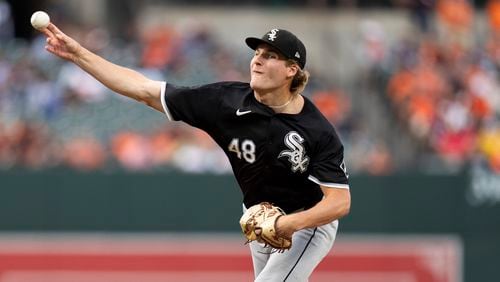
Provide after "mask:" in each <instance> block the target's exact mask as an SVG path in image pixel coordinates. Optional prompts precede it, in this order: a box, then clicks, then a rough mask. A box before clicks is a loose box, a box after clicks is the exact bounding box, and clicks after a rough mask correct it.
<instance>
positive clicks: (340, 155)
mask: <svg viewBox="0 0 500 282" xmlns="http://www.w3.org/2000/svg"><path fill="white" fill-rule="evenodd" d="M319 148H320V149H319V153H318V155H317V156H316V158H315V161H314V163H313V166H312V170H311V174H310V175H309V177H308V178H309V180H311V181H312V182H314V183H316V184H318V185H322V186H326V187H331V188H343V189H349V180H348V179H349V174H348V173H347V168H346V165H345V162H344V146H343V145H342V143H341V141H340V139H339V138H338V136H337V135H336V134H335V133H334V132H333V133H332V134H329V135H328V136H327V137H325V138H324V140H322V141H321V145H320V146H319Z"/></svg>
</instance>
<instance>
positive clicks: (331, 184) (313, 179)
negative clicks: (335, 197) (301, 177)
mask: <svg viewBox="0 0 500 282" xmlns="http://www.w3.org/2000/svg"><path fill="white" fill-rule="evenodd" d="M307 179H309V180H311V181H312V182H314V183H316V184H318V185H322V186H325V187H329V188H341V189H349V184H341V183H331V182H321V181H319V179H317V178H316V177H314V176H312V175H309V177H308V178H307Z"/></svg>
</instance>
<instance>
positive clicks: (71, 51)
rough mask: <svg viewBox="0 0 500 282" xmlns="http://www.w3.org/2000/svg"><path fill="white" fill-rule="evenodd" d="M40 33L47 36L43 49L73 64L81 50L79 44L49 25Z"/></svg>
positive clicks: (51, 24) (52, 25)
mask: <svg viewBox="0 0 500 282" xmlns="http://www.w3.org/2000/svg"><path fill="white" fill-rule="evenodd" d="M42 32H43V33H44V34H45V35H46V36H47V45H46V46H45V49H46V50H47V51H49V52H50V53H52V54H54V55H56V56H59V57H61V58H63V59H66V60H69V61H73V62H75V61H76V60H77V59H78V55H79V52H80V51H81V50H82V49H83V48H82V46H81V45H80V43H78V42H77V41H76V40H74V39H73V38H71V37H69V36H67V35H66V34H64V33H63V32H62V31H61V30H60V29H59V28H57V26H55V25H54V24H53V23H50V24H49V26H47V28H44V29H43V30H42Z"/></svg>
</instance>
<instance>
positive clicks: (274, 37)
mask: <svg viewBox="0 0 500 282" xmlns="http://www.w3.org/2000/svg"><path fill="white" fill-rule="evenodd" d="M278 31H280V30H279V29H276V28H275V29H272V30H271V31H270V32H269V33H268V34H267V37H268V38H269V41H274V39H276V37H278V35H277V34H276V33H278Z"/></svg>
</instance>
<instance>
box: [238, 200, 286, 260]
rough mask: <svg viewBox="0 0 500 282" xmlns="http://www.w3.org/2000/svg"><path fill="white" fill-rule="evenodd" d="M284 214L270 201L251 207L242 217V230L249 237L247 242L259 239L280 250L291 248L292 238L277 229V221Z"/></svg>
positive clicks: (260, 241)
mask: <svg viewBox="0 0 500 282" xmlns="http://www.w3.org/2000/svg"><path fill="white" fill-rule="evenodd" d="M283 215H285V213H284V212H283V210H281V209H280V208H278V207H276V206H273V205H271V204H270V203H268V202H262V203H260V204H257V205H254V206H252V207H250V208H249V209H248V210H247V211H246V212H245V213H244V214H243V216H242V217H241V218H240V225H241V231H243V234H244V235H245V237H246V238H247V243H249V242H251V241H255V240H257V242H259V243H264V244H265V245H266V246H271V247H272V248H274V249H276V250H278V251H285V250H288V249H290V247H292V238H291V237H286V236H283V235H281V234H279V232H277V230H276V222H277V221H278V218H279V217H280V216H283Z"/></svg>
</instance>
